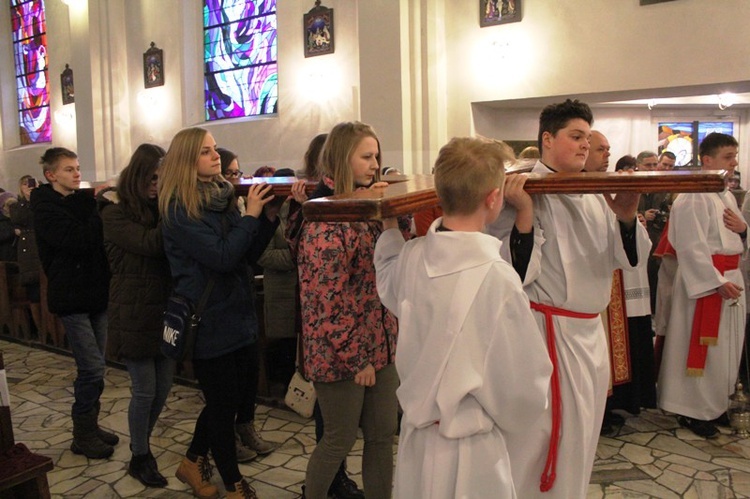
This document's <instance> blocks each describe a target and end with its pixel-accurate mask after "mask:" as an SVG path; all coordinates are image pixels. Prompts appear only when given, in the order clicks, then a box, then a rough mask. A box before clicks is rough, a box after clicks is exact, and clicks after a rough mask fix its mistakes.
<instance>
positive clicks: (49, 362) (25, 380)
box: [0, 340, 750, 499]
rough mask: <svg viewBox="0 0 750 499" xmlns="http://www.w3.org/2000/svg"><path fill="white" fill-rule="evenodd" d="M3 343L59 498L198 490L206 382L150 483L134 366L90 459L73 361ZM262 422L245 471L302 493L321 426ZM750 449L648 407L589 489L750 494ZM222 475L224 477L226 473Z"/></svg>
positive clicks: (275, 492) (355, 469) (614, 494)
mask: <svg viewBox="0 0 750 499" xmlns="http://www.w3.org/2000/svg"><path fill="white" fill-rule="evenodd" d="M0 350H2V351H3V353H4V357H5V366H6V374H7V378H8V384H9V387H10V395H11V411H12V419H13V425H14V431H15V437H16V441H18V442H24V443H25V444H26V445H27V446H28V447H29V448H31V449H32V450H34V451H36V452H38V453H40V454H44V455H47V456H50V457H51V458H52V459H53V461H54V463H55V469H54V470H53V471H52V472H50V474H49V475H48V476H49V482H50V488H51V492H52V495H53V497H64V498H78V497H93V498H97V499H98V498H117V497H149V498H150V497H158V498H178V497H192V496H191V495H190V494H189V493H188V492H187V487H186V486H185V485H183V484H182V483H180V482H179V481H178V480H177V479H176V478H174V472H175V470H176V468H177V465H178V463H179V461H180V460H181V459H182V456H183V454H184V452H185V449H186V447H187V442H188V441H189V439H190V434H191V431H192V428H193V423H194V418H195V416H196V414H197V412H198V411H199V410H200V407H201V406H202V402H201V398H200V394H199V392H198V390H196V389H194V388H191V387H186V386H181V385H175V386H174V388H173V390H172V394H171V395H170V397H169V399H168V401H167V406H166V408H165V410H164V412H163V414H162V417H161V419H160V421H159V423H158V425H157V427H156V429H155V431H154V438H153V439H152V450H153V452H154V454H155V456H156V458H157V460H158V462H159V466H160V468H161V470H162V472H163V473H164V475H165V476H167V478H168V479H169V485H168V487H167V488H166V489H149V488H145V487H143V486H142V485H141V484H140V483H139V482H137V481H136V480H134V479H133V478H131V477H130V476H128V475H127V472H126V470H127V463H128V461H129V459H130V452H129V450H128V445H127V444H128V436H127V404H128V400H129V396H130V394H129V380H128V376H127V373H126V372H125V371H122V370H119V369H116V368H108V369H107V387H106V389H105V391H104V395H103V398H102V413H103V414H106V416H105V417H103V420H102V423H103V426H106V427H108V428H110V429H112V430H114V431H116V432H117V433H118V434H119V435H120V438H121V442H120V444H119V445H118V446H117V447H116V450H115V454H114V455H113V457H112V458H111V459H109V460H102V461H99V460H88V459H86V458H85V457H82V456H77V455H74V454H73V453H71V452H70V449H69V447H70V441H71V433H70V432H71V428H72V423H71V421H70V417H69V416H68V414H69V411H70V404H71V402H72V384H73V379H74V377H75V367H74V363H73V360H72V359H71V358H69V357H66V356H63V355H58V354H54V353H50V352H47V351H44V350H38V349H33V348H28V347H26V346H23V345H19V344H16V343H9V342H6V341H2V340H0ZM257 424H258V425H259V426H261V428H262V432H263V436H264V437H265V438H266V439H268V440H271V441H274V442H279V443H281V444H282V445H281V447H280V448H279V449H278V450H277V451H275V452H274V453H272V454H270V455H269V456H266V457H263V458H260V459H258V460H256V461H254V462H252V463H249V464H243V465H240V470H241V471H242V473H243V474H244V476H246V477H248V478H250V479H251V480H252V485H253V486H254V487H255V488H256V490H257V492H258V496H259V497H261V498H265V499H277V498H278V499H286V498H295V497H299V492H300V485H301V484H302V482H303V480H304V473H305V468H306V466H307V460H308V457H309V455H310V452H311V451H312V449H313V448H314V446H315V438H314V425H313V424H312V422H311V421H308V420H305V419H303V418H300V417H299V416H297V415H296V414H294V413H292V412H289V411H287V410H284V409H278V408H272V407H267V406H259V407H258V415H257ZM396 450H397V449H396V446H395V445H394V452H395V451H396ZM361 456H362V442H361V440H359V441H358V442H357V444H356V446H355V448H354V450H353V452H352V455H351V456H350V457H349V459H348V466H349V470H350V472H351V473H352V477H353V479H354V480H356V481H357V482H359V483H360V484H361V476H360V470H361ZM748 458H750V440H743V439H739V438H737V437H735V436H733V435H731V432H730V430H729V429H727V428H722V434H721V436H720V437H719V438H718V439H716V440H712V441H707V440H704V439H702V438H699V437H695V436H694V435H692V433H690V432H688V431H687V430H684V429H681V428H679V427H678V425H677V424H676V422H675V418H674V417H673V416H670V415H666V414H663V413H661V412H660V411H655V410H654V411H645V412H644V413H642V414H641V415H640V416H639V417H630V418H628V419H627V421H626V424H625V426H624V427H622V428H621V429H620V430H619V431H617V432H616V433H615V434H613V435H610V436H607V437H602V438H601V439H600V441H599V447H598V451H597V461H596V463H595V466H594V473H593V476H592V478H591V484H590V485H589V489H588V496H587V498H588V499H599V498H608V499H609V498H612V499H614V498H636V497H637V498H642V497H656V498H668V499H672V498H690V499H693V498H707V499H708V498H710V499H715V498H742V497H750V460H749V459H748ZM214 481H215V482H216V483H218V482H220V480H218V476H215V477H214ZM487 497H491V495H488V496H487Z"/></svg>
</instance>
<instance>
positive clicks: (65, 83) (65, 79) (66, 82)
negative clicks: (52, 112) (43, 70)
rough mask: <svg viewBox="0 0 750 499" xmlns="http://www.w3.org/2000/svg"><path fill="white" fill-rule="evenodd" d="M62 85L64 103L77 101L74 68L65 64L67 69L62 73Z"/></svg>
mask: <svg viewBox="0 0 750 499" xmlns="http://www.w3.org/2000/svg"><path fill="white" fill-rule="evenodd" d="M60 87H61V88H62V101H63V105H65V104H73V103H74V102H75V101H76V98H75V96H76V91H75V85H74V84H73V70H72V69H70V66H68V65H67V64H66V65H65V71H63V72H62V73H61V74H60Z"/></svg>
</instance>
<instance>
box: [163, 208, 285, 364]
mask: <svg viewBox="0 0 750 499" xmlns="http://www.w3.org/2000/svg"><path fill="white" fill-rule="evenodd" d="M169 212H170V213H174V214H175V215H174V217H173V218H172V219H171V220H170V221H169V222H167V223H164V226H163V232H164V251H165V252H166V254H167V258H168V260H169V266H170V269H171V272H172V278H173V282H174V285H175V289H174V291H175V293H177V294H179V295H181V296H184V297H186V298H188V299H189V300H190V301H192V303H193V304H197V303H198V302H199V301H200V297H201V295H202V294H203V291H204V290H205V289H206V285H207V284H208V281H209V279H210V278H211V276H214V277H215V284H214V287H213V290H212V292H211V295H210V296H209V298H208V301H207V303H206V306H205V308H204V310H203V313H202V314H201V321H200V325H199V326H198V334H197V336H196V342H195V348H194V351H193V356H194V358H197V359H213V358H216V357H219V356H221V355H224V354H227V353H231V352H234V351H236V350H238V349H240V348H243V347H245V346H248V345H250V344H252V343H254V342H255V341H256V339H257V337H258V319H257V316H256V314H255V306H254V303H253V299H252V294H251V288H250V280H249V278H248V267H247V266H248V262H255V261H257V259H258V257H259V256H260V254H261V253H262V252H263V250H264V249H265V248H266V247H267V246H268V242H269V241H270V240H271V237H273V234H274V231H275V230H276V226H277V225H278V220H277V221H276V222H270V221H269V220H268V219H267V218H266V217H265V215H261V216H260V218H259V219H258V218H254V217H249V216H247V217H240V214H239V212H238V211H237V210H236V209H234V208H232V209H230V212H229V213H224V212H217V211H210V210H205V211H203V213H202V215H201V218H200V219H199V220H193V219H190V218H189V217H188V216H187V213H186V211H185V210H184V208H183V207H182V206H180V205H177V206H174V205H171V206H170V207H169ZM224 217H227V230H226V234H224V229H223V228H222V219H223V218H224Z"/></svg>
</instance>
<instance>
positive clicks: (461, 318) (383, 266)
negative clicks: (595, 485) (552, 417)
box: [375, 219, 552, 499]
mask: <svg viewBox="0 0 750 499" xmlns="http://www.w3.org/2000/svg"><path fill="white" fill-rule="evenodd" d="M441 221H442V219H437V220H436V221H435V222H433V224H432V226H431V227H430V229H429V231H428V233H427V235H426V236H425V237H422V238H418V239H415V240H412V241H409V242H408V243H405V242H404V240H403V237H402V235H401V233H400V232H399V231H397V230H394V229H392V230H387V231H385V232H383V234H382V235H381V236H380V239H379V240H378V243H377V245H376V248H375V268H376V271H377V288H378V293H379V295H380V297H381V300H382V301H383V304H384V305H385V306H386V307H388V309H390V310H391V311H392V312H393V313H394V314H395V315H396V316H398V318H399V339H398V348H397V350H396V369H397V370H398V374H399V378H400V380H401V386H400V387H399V389H398V391H397V394H398V399H399V402H400V404H401V407H402V409H403V412H404V414H403V418H402V420H401V434H400V437H399V448H398V457H397V460H396V476H395V488H394V497H395V498H397V499H398V498H401V499H419V498H431V499H439V498H445V499H449V498H454V497H460V498H467V499H469V498H477V499H483V498H487V497H493V498H515V497H523V495H516V493H515V491H514V487H513V481H512V474H511V466H512V464H511V462H509V459H508V453H507V450H506V443H505V441H506V438H507V436H508V435H512V434H515V435H517V436H518V438H526V437H527V436H528V437H529V438H530V435H528V433H527V430H528V429H529V428H530V425H532V424H533V423H534V421H536V420H537V419H538V418H539V417H541V416H542V415H543V414H545V407H546V404H547V391H548V389H549V376H550V373H551V372H552V364H551V363H550V361H549V358H548V357H547V355H546V352H545V350H544V342H543V338H542V336H541V335H540V334H539V331H538V329H537V328H536V323H535V321H534V318H533V316H532V313H531V311H530V309H529V302H528V299H527V298H526V296H525V295H524V293H523V290H522V288H521V282H520V280H519V278H518V276H517V275H516V273H515V271H514V270H513V268H512V267H511V266H510V265H509V264H508V263H507V262H506V261H504V260H502V258H500V251H499V250H500V242H499V241H498V240H497V239H495V238H493V237H491V236H488V235H487V234H483V233H480V232H450V231H441V232H436V230H435V228H436V227H438V226H439V224H440V223H441Z"/></svg>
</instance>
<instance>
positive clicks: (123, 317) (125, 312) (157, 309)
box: [98, 144, 175, 487]
mask: <svg viewBox="0 0 750 499" xmlns="http://www.w3.org/2000/svg"><path fill="white" fill-rule="evenodd" d="M164 154H165V152H164V149H162V148H161V147H159V146H157V145H154V144H141V145H140V146H138V148H137V149H136V150H135V152H134V153H133V156H132V157H131V158H130V163H128V166H126V167H125V169H124V170H123V171H122V172H121V173H120V178H119V180H118V182H117V188H116V189H109V190H106V191H103V192H102V193H100V195H99V199H98V201H99V214H100V216H101V218H102V222H103V223H104V247H105V249H106V251H107V258H108V260H109V268H110V271H111V272H112V278H111V280H110V283H109V286H110V292H109V305H108V307H107V314H108V318H109V326H108V328H109V330H108V334H109V337H108V342H107V349H108V353H109V355H110V356H111V357H113V358H116V359H118V360H120V361H122V362H124V363H125V366H126V367H127V369H128V374H130V380H131V391H132V397H131V399H130V405H129V406H128V429H129V431H130V450H131V451H132V453H133V454H132V458H131V460H130V464H129V466H128V474H130V475H131V476H132V477H134V478H136V479H137V480H139V481H140V482H141V483H142V484H143V485H146V486H147V487H166V485H167V479H166V478H164V476H163V475H162V474H161V473H159V468H158V466H157V464H156V458H155V457H154V455H153V454H152V452H151V448H150V446H149V440H150V438H151V433H152V431H153V429H154V426H155V425H156V420H157V419H158V418H159V414H161V410H162V408H163V407H164V402H165V401H166V400H167V396H168V395H169V390H170V388H171V387H172V377H173V375H174V369H175V362H174V361H173V360H171V359H168V358H166V357H164V356H163V355H162V354H161V352H160V350H159V344H160V342H161V336H162V328H163V322H162V320H163V315H164V308H165V306H166V303H167V297H168V296H169V291H170V289H171V287H172V286H171V284H170V280H171V279H170V275H169V264H168V263H167V258H166V256H165V255H164V242H163V238H162V227H161V224H160V222H159V211H158V206H157V199H156V196H157V188H156V185H157V179H158V169H159V163H160V162H161V159H162V158H163V157H164Z"/></svg>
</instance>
